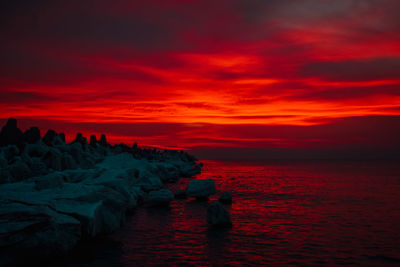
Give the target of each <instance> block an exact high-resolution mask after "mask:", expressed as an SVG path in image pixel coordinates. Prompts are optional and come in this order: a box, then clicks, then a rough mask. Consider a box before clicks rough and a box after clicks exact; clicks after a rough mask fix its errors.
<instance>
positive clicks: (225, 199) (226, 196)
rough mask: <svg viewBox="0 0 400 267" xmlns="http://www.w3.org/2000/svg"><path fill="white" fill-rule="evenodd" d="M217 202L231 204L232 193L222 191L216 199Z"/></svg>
mask: <svg viewBox="0 0 400 267" xmlns="http://www.w3.org/2000/svg"><path fill="white" fill-rule="evenodd" d="M218 201H219V202H221V203H224V204H231V203H232V194H231V192H223V193H222V194H221V196H220V197H219V199H218Z"/></svg>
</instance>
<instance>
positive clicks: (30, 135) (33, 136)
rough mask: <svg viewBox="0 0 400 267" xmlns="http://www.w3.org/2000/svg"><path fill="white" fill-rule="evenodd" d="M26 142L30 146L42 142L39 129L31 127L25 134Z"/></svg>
mask: <svg viewBox="0 0 400 267" xmlns="http://www.w3.org/2000/svg"><path fill="white" fill-rule="evenodd" d="M23 137H24V141H25V142H26V143H28V144H34V143H36V142H37V141H39V140H40V130H39V128H38V127H31V128H29V129H28V130H26V131H25V132H24V135H23Z"/></svg>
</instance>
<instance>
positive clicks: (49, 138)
mask: <svg viewBox="0 0 400 267" xmlns="http://www.w3.org/2000/svg"><path fill="white" fill-rule="evenodd" d="M56 136H57V133H56V132H55V131H54V130H51V129H50V130H48V131H47V132H46V134H45V135H44V136H43V139H42V141H43V143H45V144H46V145H48V146H52V145H53V141H54V138H56Z"/></svg>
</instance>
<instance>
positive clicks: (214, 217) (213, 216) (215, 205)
mask: <svg viewBox="0 0 400 267" xmlns="http://www.w3.org/2000/svg"><path fill="white" fill-rule="evenodd" d="M207 222H208V223H209V224H210V225H211V226H213V227H231V226H232V221H231V217H230V215H229V212H228V210H227V209H226V208H225V207H224V206H223V205H222V204H221V203H220V202H218V201H214V202H212V203H211V204H210V205H209V206H208V208H207Z"/></svg>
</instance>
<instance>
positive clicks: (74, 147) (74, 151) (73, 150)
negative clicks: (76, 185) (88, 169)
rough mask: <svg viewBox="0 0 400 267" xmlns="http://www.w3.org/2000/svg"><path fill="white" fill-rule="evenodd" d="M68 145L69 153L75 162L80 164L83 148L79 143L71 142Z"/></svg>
mask: <svg viewBox="0 0 400 267" xmlns="http://www.w3.org/2000/svg"><path fill="white" fill-rule="evenodd" d="M69 146H70V154H71V156H72V157H73V158H74V160H75V161H76V163H78V164H80V163H81V162H82V160H83V155H82V154H83V149H82V145H81V144H80V143H72V144H70V145H69Z"/></svg>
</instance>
